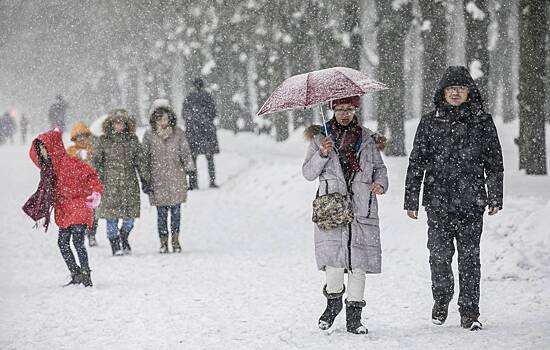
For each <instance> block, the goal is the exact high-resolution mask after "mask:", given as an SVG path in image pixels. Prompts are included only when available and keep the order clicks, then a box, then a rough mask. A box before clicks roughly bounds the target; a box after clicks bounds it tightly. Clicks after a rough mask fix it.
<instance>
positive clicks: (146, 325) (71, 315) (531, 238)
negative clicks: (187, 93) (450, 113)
mask: <svg viewBox="0 0 550 350" xmlns="http://www.w3.org/2000/svg"><path fill="white" fill-rule="evenodd" d="M417 122H418V121H417V120H413V121H410V122H408V123H407V130H408V134H409V137H408V142H407V144H408V149H409V150H410V144H411V135H412V134H413V133H414V128H415V127H416V124H417ZM497 127H498V129H499V134H500V137H501V140H502V143H503V148H504V151H505V167H506V176H505V209H504V210H503V211H502V212H501V213H499V214H498V215H497V216H496V217H491V218H489V217H486V218H485V230H484V235H483V239H482V274H483V280H482V294H481V320H482V322H483V323H484V324H485V329H484V330H483V331H481V332H469V331H466V330H463V329H461V328H460V327H459V315H458V312H457V306H456V297H455V300H454V302H453V304H452V306H451V309H450V315H449V318H448V321H447V323H446V324H445V325H444V326H434V325H432V324H431V322H430V319H429V318H430V312H431V306H432V299H431V292H430V276H429V266H428V251H427V249H426V223H425V213H424V212H421V217H420V220H418V221H412V220H410V219H408V218H407V217H406V216H405V214H404V212H403V210H402V209H401V208H402V198H403V183H404V174H405V171H406V165H407V159H406V158H398V159H395V158H386V162H387V166H388V168H389V173H390V181H391V183H390V191H389V193H388V194H387V195H385V196H383V197H382V198H381V203H380V206H381V212H380V216H381V218H382V219H381V225H382V244H383V273H382V274H380V275H376V276H369V277H367V288H366V297H365V299H366V301H367V307H366V308H365V309H364V311H363V322H364V323H365V324H366V325H367V327H368V328H369V330H370V332H369V334H368V335H367V336H357V335H352V334H349V333H347V332H346V331H345V323H344V322H345V320H344V313H342V314H341V315H340V316H339V317H338V318H337V320H336V323H335V325H334V326H333V331H331V332H330V333H323V332H320V331H319V330H318V329H317V325H316V322H317V318H318V317H319V315H320V313H321V312H322V310H323V308H324V304H325V299H324V297H323V295H322V293H321V288H322V284H323V274H322V273H321V272H318V271H317V270H316V267H315V262H314V255H313V232H312V223H311V222H310V215H311V201H312V199H313V197H314V192H315V189H316V184H315V183H308V182H306V181H305V180H304V179H303V178H302V176H301V164H302V158H303V155H304V152H305V146H306V144H305V142H304V141H303V139H302V138H301V136H300V135H299V134H296V135H295V136H293V138H292V139H291V140H289V141H288V142H286V143H284V144H276V143H275V142H274V141H272V140H271V139H269V138H267V137H257V136H252V135H238V136H234V135H232V134H230V133H227V132H224V131H221V132H220V133H219V135H220V142H221V148H222V153H221V154H220V155H219V156H218V157H217V168H218V174H219V184H220V185H221V187H220V189H217V190H210V189H207V188H205V185H206V182H207V181H206V176H207V174H206V163H205V161H204V159H203V158H199V164H198V166H199V167H200V168H201V172H200V177H199V181H201V180H202V181H201V190H200V191H195V192H192V193H190V196H189V201H188V203H187V204H186V205H185V207H184V209H183V232H182V236H183V252H182V254H170V255H160V254H158V253H157V249H158V246H159V242H158V237H157V234H156V211H155V210H154V208H152V207H150V206H149V203H148V202H147V201H146V198H145V197H143V198H142V200H143V201H142V217H141V218H140V219H139V220H138V221H137V223H136V227H135V229H134V231H133V232H132V235H131V243H132V247H133V251H134V254H133V255H132V256H125V257H112V256H111V253H110V248H109V246H108V242H107V239H106V237H105V224H104V222H101V223H100V226H99V230H98V240H99V246H98V247H95V248H91V249H89V250H88V251H89V254H90V263H91V266H92V269H93V273H92V277H93V280H94V287H93V288H84V287H82V286H80V287H67V288H62V287H61V286H62V284H63V283H65V282H66V281H68V277H69V276H68V272H67V269H66V267H65V264H64V263H63V260H62V258H61V256H60V254H59V252H58V248H57V244H56V236H57V235H56V227H55V226H53V227H51V228H50V230H49V232H47V233H44V232H42V231H41V230H35V229H33V228H32V226H33V223H32V222H31V221H30V220H29V219H28V218H26V217H25V216H24V215H23V213H22V212H21V210H20V207H21V205H22V204H23V203H24V201H25V200H26V199H27V197H28V196H29V195H30V194H31V193H32V192H33V191H34V189H35V188H36V184H37V181H38V171H37V170H36V169H35V168H34V166H33V165H32V164H31V162H30V160H29V159H28V156H27V150H28V147H27V146H25V147H23V146H5V147H1V148H0V159H2V160H3V161H2V166H1V169H2V170H1V175H0V178H1V179H2V184H3V186H2V195H1V198H2V199H1V202H0V315H1V316H0V349H77V348H78V349H263V350H267V349H333V348H339V349H352V348H355V349H361V348H368V349H390V348H392V349H398V348H399V349H430V348H434V349H436V348H437V349H441V348H464V349H471V348H481V347H483V348H484V349H548V348H550V293H549V292H548V289H549V287H550V254H549V252H550V234H549V232H550V231H549V229H548V226H550V176H544V177H527V176H524V175H521V174H520V173H519V172H517V171H516V170H515V168H516V164H517V155H516V150H515V146H514V145H513V143H512V138H513V136H515V134H516V131H515V130H517V125H515V124H513V125H502V124H498V125H497ZM549 136H550V135H549ZM549 139H550V138H549Z"/></svg>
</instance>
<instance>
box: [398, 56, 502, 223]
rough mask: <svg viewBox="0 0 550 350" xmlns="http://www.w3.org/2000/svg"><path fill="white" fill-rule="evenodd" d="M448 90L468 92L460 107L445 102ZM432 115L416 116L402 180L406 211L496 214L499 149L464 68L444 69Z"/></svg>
mask: <svg viewBox="0 0 550 350" xmlns="http://www.w3.org/2000/svg"><path fill="white" fill-rule="evenodd" d="M448 86H466V87H468V88H469V94H468V100H467V101H466V102H465V103H463V104H462V105H460V106H456V107H455V106H451V105H449V104H448V103H447V102H446V101H445V96H444V93H443V90H444V89H445V88H446V87H448ZM434 104H435V110H434V111H432V112H430V113H428V114H426V115H424V116H422V118H421V120H420V124H419V125H418V129H417V131H416V135H415V138H414V145H413V150H412V152H411V155H410V157H409V167H408V169H407V178H406V180H405V205H404V208H405V209H406V210H414V211H416V210H418V197H419V193H420V185H421V184H422V182H423V183H424V192H423V200H422V205H424V206H425V207H426V209H429V210H444V211H460V212H469V211H476V210H480V211H482V210H484V208H485V206H489V207H495V208H499V209H502V193H503V174H504V167H503V162H502V150H501V147H500V142H499V139H498V134H497V130H496V127H495V124H494V122H493V119H492V117H491V115H490V114H488V113H485V112H484V110H483V100H482V98H481V95H480V93H479V90H478V88H477V86H476V84H475V82H474V80H473V79H472V77H471V76H470V73H469V72H468V70H467V69H466V68H465V67H459V66H455V67H449V68H447V70H446V72H445V74H444V75H443V77H442V79H441V81H440V82H439V86H438V88H437V90H436V92H435V96H434Z"/></svg>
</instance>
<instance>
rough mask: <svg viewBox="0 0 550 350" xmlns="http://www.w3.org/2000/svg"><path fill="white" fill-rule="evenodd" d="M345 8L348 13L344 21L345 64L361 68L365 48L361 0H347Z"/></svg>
mask: <svg viewBox="0 0 550 350" xmlns="http://www.w3.org/2000/svg"><path fill="white" fill-rule="evenodd" d="M343 9H344V13H345V14H346V20H345V21H343V31H344V32H343V37H345V38H346V39H345V43H344V46H345V49H344V52H345V56H344V58H345V61H346V63H345V66H346V67H350V68H353V69H357V70H359V68H360V65H361V51H362V50H363V37H362V35H361V5H360V1H359V0H346V1H345V2H344V5H343ZM348 40H349V42H348ZM348 45H349V46H348Z"/></svg>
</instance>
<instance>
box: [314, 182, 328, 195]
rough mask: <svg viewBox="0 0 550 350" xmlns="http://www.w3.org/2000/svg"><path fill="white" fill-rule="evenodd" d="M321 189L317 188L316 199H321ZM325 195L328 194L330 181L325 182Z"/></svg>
mask: <svg viewBox="0 0 550 350" xmlns="http://www.w3.org/2000/svg"><path fill="white" fill-rule="evenodd" d="M319 187H321V186H319ZM319 187H317V193H316V194H315V198H319ZM325 194H328V180H325Z"/></svg>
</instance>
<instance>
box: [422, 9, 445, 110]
mask: <svg viewBox="0 0 550 350" xmlns="http://www.w3.org/2000/svg"><path fill="white" fill-rule="evenodd" d="M420 10H421V11H422V27H421V28H422V39H423V40H424V69H423V76H424V83H423V98H422V100H423V104H422V114H425V113H428V112H430V111H431V110H432V109H433V96H434V91H435V90H436V88H437V84H438V82H439V79H441V76H442V75H443V73H444V72H445V68H446V66H447V31H446V27H447V21H446V18H445V11H446V9H445V3H444V2H442V1H439V2H438V1H433V0H420Z"/></svg>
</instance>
